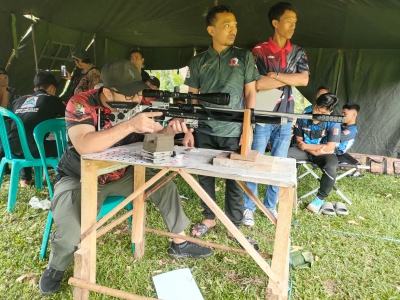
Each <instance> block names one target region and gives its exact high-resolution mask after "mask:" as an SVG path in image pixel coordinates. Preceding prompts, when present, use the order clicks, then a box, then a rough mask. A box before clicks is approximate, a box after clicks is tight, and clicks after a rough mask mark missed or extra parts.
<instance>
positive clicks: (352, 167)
mask: <svg viewBox="0 0 400 300" xmlns="http://www.w3.org/2000/svg"><path fill="white" fill-rule="evenodd" d="M343 158H344V160H345V162H346V163H345V164H341V163H339V164H338V169H348V170H345V172H344V173H342V174H339V175H338V176H336V182H337V181H338V180H340V179H342V178H343V177H346V176H348V175H351V174H353V173H355V172H356V171H357V170H368V169H369V167H368V166H365V165H362V164H360V163H359V162H358V161H357V160H356V159H355V158H354V157H352V156H351V155H349V154H347V153H346V156H344V157H343ZM355 162H358V164H356V163H355ZM296 164H298V165H302V166H304V168H305V169H306V170H307V171H306V172H305V173H303V174H301V175H299V176H298V177H297V179H301V178H303V177H305V176H307V175H308V174H311V175H312V176H313V177H314V178H315V179H317V180H318V181H320V180H321V178H320V177H319V176H318V175H317V174H316V173H315V172H314V170H315V169H317V168H318V167H317V166H316V165H315V164H314V163H313V162H312V161H308V160H297V161H296ZM310 165H312V167H310ZM336 182H335V184H336ZM318 189H319V187H318V188H316V189H313V190H312V191H310V192H308V193H306V194H304V195H302V196H300V197H298V199H304V198H307V197H308V196H310V195H312V194H315V193H316V192H317V191H318ZM333 190H334V191H335V192H336V193H337V194H338V195H339V196H340V197H341V198H342V199H343V200H344V201H346V202H347V203H348V204H349V205H352V202H351V201H350V200H349V199H348V198H347V197H346V196H345V195H344V194H343V192H342V191H341V190H339V189H338V188H337V187H336V185H334V186H333Z"/></svg>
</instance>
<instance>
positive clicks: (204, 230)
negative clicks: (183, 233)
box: [191, 223, 215, 238]
mask: <svg viewBox="0 0 400 300" xmlns="http://www.w3.org/2000/svg"><path fill="white" fill-rule="evenodd" d="M193 230H196V231H197V232H200V234H199V235H194V234H191V235H192V236H193V237H196V238H200V237H203V236H205V235H206V233H207V232H209V231H210V230H215V225H214V226H210V227H208V226H207V225H206V224H204V223H197V224H196V225H194V226H193V228H192V231H193Z"/></svg>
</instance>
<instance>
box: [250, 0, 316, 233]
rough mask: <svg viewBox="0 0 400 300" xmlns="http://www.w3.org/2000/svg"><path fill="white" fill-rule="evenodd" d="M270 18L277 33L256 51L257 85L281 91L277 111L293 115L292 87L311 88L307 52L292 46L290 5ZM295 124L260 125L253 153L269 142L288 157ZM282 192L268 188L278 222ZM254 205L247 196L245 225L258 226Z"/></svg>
mask: <svg viewBox="0 0 400 300" xmlns="http://www.w3.org/2000/svg"><path fill="white" fill-rule="evenodd" d="M268 18H269V21H270V23H271V26H272V28H273V29H274V36H273V37H271V38H270V39H269V40H268V42H264V43H261V44H258V45H256V46H255V47H254V49H253V55H254V56H255V58H256V62H257V68H258V71H259V73H260V75H261V78H260V80H258V81H257V90H271V89H279V90H281V91H282V95H281V97H280V98H279V99H276V100H277V101H276V105H275V108H274V111H277V112H284V113H293V112H294V95H293V89H292V86H305V85H307V84H308V77H309V69H308V65H307V57H306V53H305V51H304V49H303V48H301V47H299V46H296V45H293V44H292V43H290V41H289V40H290V39H291V38H292V36H293V33H294V29H295V27H296V21H297V14H296V10H295V8H294V7H293V6H292V5H291V4H290V3H287V2H279V3H276V4H275V5H274V6H272V7H271V9H270V10H269V12H268ZM291 127H292V122H288V124H287V125H272V124H256V130H255V133H254V138H253V145H252V149H253V150H258V151H260V153H261V154H263V153H264V152H265V148H266V146H267V143H268V140H271V155H272V156H279V157H287V153H288V149H289V144H290V133H291ZM247 186H248V187H249V188H250V190H251V191H252V192H253V193H254V194H255V195H257V184H256V183H253V182H248V183H247ZM278 193H279V188H278V187H277V186H271V185H270V186H268V189H267V192H266V195H265V198H264V205H265V206H266V207H267V209H268V210H269V211H270V212H271V213H272V214H273V215H274V216H275V218H278V213H277V212H276V203H277V202H278ZM255 209H256V207H255V205H254V202H253V201H252V200H251V199H250V198H249V196H247V194H245V201H244V214H243V224H245V225H248V226H253V225H254V211H255Z"/></svg>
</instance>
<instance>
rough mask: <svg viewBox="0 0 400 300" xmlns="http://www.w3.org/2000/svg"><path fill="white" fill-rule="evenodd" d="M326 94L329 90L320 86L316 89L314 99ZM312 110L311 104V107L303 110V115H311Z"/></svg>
mask: <svg viewBox="0 0 400 300" xmlns="http://www.w3.org/2000/svg"><path fill="white" fill-rule="evenodd" d="M326 93H329V88H328V87H326V86H323V85H321V86H320V87H318V89H317V94H316V95H315V99H318V97H319V96H321V95H322V94H326ZM312 110H313V105H312V104H311V105H309V106H307V107H306V108H305V109H304V111H303V114H308V113H311V112H312Z"/></svg>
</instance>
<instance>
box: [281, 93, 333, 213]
mask: <svg viewBox="0 0 400 300" xmlns="http://www.w3.org/2000/svg"><path fill="white" fill-rule="evenodd" d="M337 103H338V98H337V97H336V96H335V95H333V94H330V93H327V94H322V95H321V96H319V97H318V99H317V101H316V102H315V105H314V108H313V110H312V113H313V114H324V115H330V114H331V113H332V111H333V110H334V109H335V107H336V105H337ZM294 135H295V137H296V143H297V146H294V147H290V148H289V152H288V157H289V158H295V159H297V160H309V161H312V162H313V163H315V164H316V165H317V166H318V167H319V168H320V169H321V170H322V173H323V174H322V177H321V181H320V188H319V190H318V194H317V196H316V197H315V198H314V200H313V201H312V202H311V203H310V204H309V205H308V206H307V209H308V210H310V211H312V212H315V213H318V212H319V209H320V208H321V206H322V204H323V203H324V199H325V198H326V197H328V195H329V193H330V192H331V190H332V188H333V185H334V184H335V179H336V173H337V164H338V159H337V157H336V155H335V154H334V150H335V148H336V146H337V144H338V143H339V142H340V124H339V123H332V122H320V121H315V120H305V119H298V120H297V122H296V125H295V127H294Z"/></svg>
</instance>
